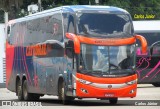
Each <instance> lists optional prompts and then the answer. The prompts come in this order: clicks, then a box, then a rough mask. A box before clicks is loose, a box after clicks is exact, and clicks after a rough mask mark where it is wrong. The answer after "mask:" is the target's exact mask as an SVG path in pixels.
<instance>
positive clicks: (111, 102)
mask: <svg viewBox="0 0 160 109" xmlns="http://www.w3.org/2000/svg"><path fill="white" fill-rule="evenodd" d="M117 102H118V98H109V103H110V104H117Z"/></svg>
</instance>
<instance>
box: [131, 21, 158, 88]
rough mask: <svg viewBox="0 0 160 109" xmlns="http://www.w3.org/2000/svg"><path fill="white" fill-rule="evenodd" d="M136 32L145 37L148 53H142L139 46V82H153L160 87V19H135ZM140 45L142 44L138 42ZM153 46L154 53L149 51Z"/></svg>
mask: <svg viewBox="0 0 160 109" xmlns="http://www.w3.org/2000/svg"><path fill="white" fill-rule="evenodd" d="M133 25H134V31H135V34H139V35H142V36H144V37H145V39H146V40H147V43H148V54H147V55H141V53H140V52H138V51H139V49H140V48H139V47H138V48H137V74H138V77H139V79H138V81H139V83H151V84H153V85H154V86H156V87H160V72H159V71H160V46H159V42H160V20H150V21H133ZM137 44H138V46H139V45H140V44H139V42H137ZM151 48H153V54H152V55H151V53H150V52H149V51H150V49H151Z"/></svg>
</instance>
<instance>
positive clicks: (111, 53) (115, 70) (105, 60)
mask: <svg viewBox="0 0 160 109" xmlns="http://www.w3.org/2000/svg"><path fill="white" fill-rule="evenodd" d="M134 55H135V54H134V46H133V45H125V46H97V45H87V44H82V45H81V54H80V56H79V59H80V66H81V67H80V69H79V70H80V72H82V73H89V74H91V75H94V74H95V75H99V76H100V75H106V76H107V75H115V76H122V75H130V74H133V67H134V61H133V60H134Z"/></svg>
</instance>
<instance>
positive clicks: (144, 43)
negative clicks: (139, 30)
mask: <svg viewBox="0 0 160 109" xmlns="http://www.w3.org/2000/svg"><path fill="white" fill-rule="evenodd" d="M135 38H136V39H138V40H140V42H141V46H142V54H147V41H146V39H145V38H144V37H143V36H141V35H136V36H135Z"/></svg>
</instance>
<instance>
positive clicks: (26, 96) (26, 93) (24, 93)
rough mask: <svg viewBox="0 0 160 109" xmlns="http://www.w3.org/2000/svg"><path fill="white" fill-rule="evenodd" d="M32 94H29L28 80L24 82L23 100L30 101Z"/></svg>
mask: <svg viewBox="0 0 160 109" xmlns="http://www.w3.org/2000/svg"><path fill="white" fill-rule="evenodd" d="M32 97H33V96H32V94H31V93H28V86H27V80H24V82H23V98H24V100H25V101H30V100H31V99H33V98H32Z"/></svg>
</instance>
